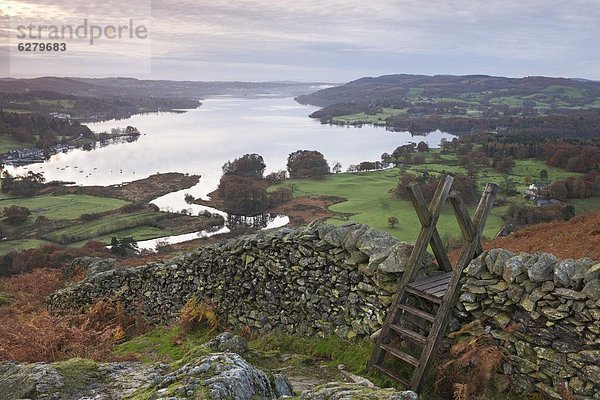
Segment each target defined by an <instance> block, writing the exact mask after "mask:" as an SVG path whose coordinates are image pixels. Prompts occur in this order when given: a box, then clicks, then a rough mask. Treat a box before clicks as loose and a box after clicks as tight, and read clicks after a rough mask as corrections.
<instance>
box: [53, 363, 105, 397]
mask: <svg viewBox="0 0 600 400" xmlns="http://www.w3.org/2000/svg"><path fill="white" fill-rule="evenodd" d="M53 365H54V367H55V368H56V370H57V371H58V372H60V374H61V375H62V377H63V381H64V386H63V387H62V390H63V391H64V393H66V394H72V393H74V392H77V391H80V390H84V389H85V388H86V387H88V386H89V385H90V384H91V383H93V381H94V380H96V379H98V378H99V377H100V373H99V367H98V364H96V363H95V362H94V361H91V360H86V359H82V358H72V359H69V360H66V361H59V362H56V363H54V364H53Z"/></svg>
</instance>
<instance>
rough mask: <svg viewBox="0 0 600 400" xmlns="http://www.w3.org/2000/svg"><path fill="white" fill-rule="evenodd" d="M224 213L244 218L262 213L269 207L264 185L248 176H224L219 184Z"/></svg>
mask: <svg viewBox="0 0 600 400" xmlns="http://www.w3.org/2000/svg"><path fill="white" fill-rule="evenodd" d="M218 191H219V197H220V198H221V199H222V200H223V205H224V209H225V212H227V213H229V214H237V215H244V216H255V215H258V214H262V213H264V212H265V211H266V210H267V209H268V207H269V201H268V196H267V191H266V188H265V184H264V182H262V181H259V180H256V179H252V178H251V177H249V176H239V175H226V176H223V177H222V178H221V181H220V183H219V188H218Z"/></svg>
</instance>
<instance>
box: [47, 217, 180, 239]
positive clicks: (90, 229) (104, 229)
mask: <svg viewBox="0 0 600 400" xmlns="http://www.w3.org/2000/svg"><path fill="white" fill-rule="evenodd" d="M166 217H168V214H166V213H156V212H149V211H139V212H135V213H131V214H124V215H114V216H106V217H104V218H102V219H100V220H96V221H89V222H84V223H81V224H76V225H72V226H69V227H66V228H63V229H58V230H56V231H53V232H50V233H48V234H46V235H43V237H42V238H43V239H46V240H50V241H53V242H57V243H60V244H68V243H74V242H80V241H82V240H86V239H92V238H96V237H100V236H103V235H108V234H111V233H113V232H119V231H124V230H126V229H131V228H135V227H138V226H143V225H149V224H152V223H155V222H157V221H159V220H160V219H163V218H166Z"/></svg>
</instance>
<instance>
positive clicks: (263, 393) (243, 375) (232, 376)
mask: <svg viewBox="0 0 600 400" xmlns="http://www.w3.org/2000/svg"><path fill="white" fill-rule="evenodd" d="M272 382H277V383H278V384H277V385H273V384H272ZM153 389H155V390H156V394H157V395H160V397H159V398H163V397H167V396H176V397H179V398H184V399H187V398H190V399H191V398H193V399H207V400H208V399H210V400H221V399H239V400H250V399H268V400H270V399H276V398H278V397H280V396H291V395H293V390H292V387H291V385H290V384H289V382H288V381H287V379H285V378H282V377H281V376H279V377H278V378H275V377H272V376H269V375H267V374H266V373H264V372H262V371H261V370H259V369H257V368H256V367H254V366H252V365H251V364H249V363H248V362H247V361H246V360H244V359H243V358H242V357H240V356H239V355H238V354H234V353H213V354H209V355H207V356H205V357H201V358H199V359H196V360H194V361H192V362H190V363H188V364H186V365H184V366H182V367H181V368H179V369H177V370H175V371H173V372H172V373H170V374H167V375H165V376H164V377H163V378H162V380H161V382H160V383H159V384H158V385H156V386H155V387H153Z"/></svg>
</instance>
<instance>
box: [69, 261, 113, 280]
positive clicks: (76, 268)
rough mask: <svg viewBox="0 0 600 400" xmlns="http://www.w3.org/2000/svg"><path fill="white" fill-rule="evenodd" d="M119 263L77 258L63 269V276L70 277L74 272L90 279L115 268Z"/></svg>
mask: <svg viewBox="0 0 600 400" xmlns="http://www.w3.org/2000/svg"><path fill="white" fill-rule="evenodd" d="M118 266H119V263H118V261H117V260H116V259H114V258H100V257H77V258H75V259H73V260H72V261H71V262H70V263H68V264H67V265H65V266H64V267H63V273H64V274H65V276H66V277H67V278H68V277H71V276H73V274H75V273H76V272H83V274H84V275H85V277H91V276H94V275H96V274H99V273H101V272H105V271H110V270H111V269H114V268H117V267H118Z"/></svg>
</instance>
